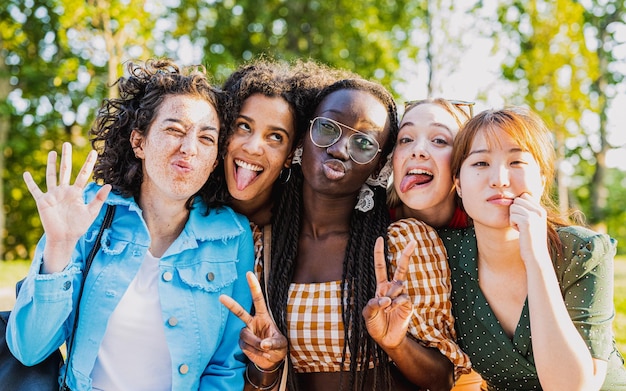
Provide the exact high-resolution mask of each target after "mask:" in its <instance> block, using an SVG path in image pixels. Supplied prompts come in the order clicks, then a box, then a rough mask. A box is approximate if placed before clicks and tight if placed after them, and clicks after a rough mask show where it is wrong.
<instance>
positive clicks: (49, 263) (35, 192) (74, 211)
mask: <svg viewBox="0 0 626 391" xmlns="http://www.w3.org/2000/svg"><path fill="white" fill-rule="evenodd" d="M96 158H97V153H96V152H95V151H91V152H89V155H88V156H87V159H86V160H85V163H84V164H83V167H82V168H81V170H80V172H79V173H78V175H77V176H76V180H75V182H74V184H73V185H72V184H70V177H71V174H72V146H71V144H69V143H64V144H63V151H62V154H61V164H60V168H59V178H58V181H57V168H56V161H57V153H56V152H55V151H51V152H50V153H49V154H48V162H47V166H46V186H47V189H48V191H47V192H45V193H44V192H43V191H42V190H41V189H40V188H39V186H38V185H37V184H36V183H35V181H34V180H33V177H32V175H31V174H30V173H29V172H25V173H24V182H26V186H27V187H28V191H29V192H30V194H31V195H32V196H33V198H34V199H35V202H36V203H37V210H38V211H39V218H40V219H41V224H42V225H43V229H44V231H45V233H46V245H45V248H44V254H43V257H44V265H43V269H42V271H43V272H44V273H53V272H56V271H60V270H62V269H63V268H64V267H65V266H66V265H67V264H68V263H69V260H70V257H71V255H72V252H73V250H74V247H75V246H76V243H77V242H78V239H79V238H80V237H81V236H82V235H83V234H84V233H85V232H87V229H88V228H89V226H90V225H91V224H92V223H93V221H94V220H95V218H96V216H98V213H99V211H100V209H101V208H102V205H103V203H104V200H105V199H106V197H107V195H108V194H109V191H110V190H111V186H110V185H105V186H103V187H102V188H101V189H100V190H99V191H98V193H97V195H96V197H95V198H94V199H93V200H92V201H91V202H90V203H89V204H85V201H84V199H83V190H84V188H85V186H86V185H87V183H88V182H89V178H90V177H91V172H92V171H93V167H94V165H95V163H96Z"/></svg>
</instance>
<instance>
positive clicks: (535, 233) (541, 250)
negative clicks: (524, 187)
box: [509, 193, 552, 268]
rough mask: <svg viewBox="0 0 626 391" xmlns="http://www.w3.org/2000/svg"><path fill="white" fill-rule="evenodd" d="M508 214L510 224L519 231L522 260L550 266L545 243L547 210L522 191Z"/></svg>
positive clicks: (534, 198) (535, 199)
mask: <svg viewBox="0 0 626 391" xmlns="http://www.w3.org/2000/svg"><path fill="white" fill-rule="evenodd" d="M509 215H510V217H509V221H510V223H511V226H512V227H514V228H515V229H516V230H518V231H519V233H520V236H519V240H520V251H521V257H522V259H523V260H524V262H529V261H531V260H537V261H539V262H541V263H542V264H543V266H544V267H550V268H551V267H552V261H551V260H550V255H549V251H548V244H547V243H548V240H547V235H548V234H547V232H548V224H547V217H546V216H547V212H546V210H545V209H544V208H543V207H542V206H541V203H540V201H539V200H538V199H537V198H536V197H533V196H532V195H531V194H529V193H523V194H522V195H520V196H519V197H517V198H515V201H514V202H513V204H512V205H511V207H510V211H509Z"/></svg>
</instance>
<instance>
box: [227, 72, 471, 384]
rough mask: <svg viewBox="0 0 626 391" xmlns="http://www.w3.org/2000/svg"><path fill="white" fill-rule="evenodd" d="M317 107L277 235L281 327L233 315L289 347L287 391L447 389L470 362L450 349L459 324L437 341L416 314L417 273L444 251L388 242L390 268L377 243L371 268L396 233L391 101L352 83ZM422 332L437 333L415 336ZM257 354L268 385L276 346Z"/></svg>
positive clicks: (430, 240) (279, 211)
mask: <svg viewBox="0 0 626 391" xmlns="http://www.w3.org/2000/svg"><path fill="white" fill-rule="evenodd" d="M311 107H313V108H314V109H313V112H312V114H311V116H310V117H309V127H308V130H309V131H308V133H307V134H306V135H305V137H304V140H303V145H302V150H301V151H300V152H297V153H296V154H295V158H294V160H295V161H296V162H297V163H298V164H293V165H292V179H291V180H290V181H289V182H288V183H287V184H286V188H285V190H284V192H283V193H282V195H281V199H280V200H279V201H278V203H277V206H276V208H275V215H274V220H273V224H272V244H271V245H272V253H271V256H272V263H273V265H272V268H271V271H270V279H269V284H268V299H269V300H268V301H269V307H270V309H271V311H272V313H273V315H274V319H275V321H276V326H274V324H273V322H271V320H270V321H268V322H267V323H266V324H262V323H261V322H259V316H258V315H255V316H250V315H249V314H247V312H245V311H244V310H243V308H241V307H238V306H236V305H231V308H232V309H233V310H234V312H236V313H238V314H239V315H240V317H241V318H242V319H243V320H244V322H245V323H246V324H247V327H248V328H249V329H250V332H253V331H258V333H259V334H262V330H264V329H266V328H271V327H277V328H278V330H279V331H280V333H281V334H282V335H286V336H288V340H289V344H288V352H287V355H288V357H289V360H287V362H288V369H289V381H288V386H289V389H291V390H342V389H343V390H392V389H394V390H404V389H415V388H416V385H417V386H419V387H422V388H428V389H431V390H448V389H449V388H450V387H451V386H452V379H453V375H452V373H453V370H454V367H455V366H457V365H458V366H463V365H464V359H465V356H464V355H463V354H462V352H460V350H459V349H458V346H456V345H455V344H454V342H452V340H451V338H450V327H452V325H451V324H449V325H448V329H447V330H437V331H434V330H433V328H435V327H434V326H433V325H432V324H431V323H427V322H425V321H424V319H423V318H422V317H421V315H422V313H421V312H418V311H413V310H414V308H413V306H414V304H413V303H415V305H420V306H424V307H428V303H425V304H424V303H421V302H420V297H419V295H417V294H416V292H418V289H417V288H418V287H415V285H414V282H415V281H419V279H418V277H417V276H416V275H415V273H417V272H415V268H416V266H415V264H417V263H419V262H420V261H421V260H425V259H428V260H430V259H437V260H438V261H440V262H445V251H444V250H443V244H441V242H440V241H439V240H438V238H437V236H436V232H434V231H433V230H432V229H430V228H427V227H426V226H424V227H423V229H422V230H421V231H420V230H416V231H417V232H416V233H415V234H414V236H412V237H410V238H408V239H404V236H401V235H397V234H396V235H393V234H394V232H391V231H389V235H390V238H389V241H388V242H389V244H393V245H394V246H393V249H394V250H391V251H390V255H391V256H390V258H391V261H390V263H389V264H386V258H385V256H384V253H386V252H387V251H386V250H384V246H383V241H382V240H380V241H379V244H378V245H377V247H376V248H377V251H376V254H377V256H376V264H377V267H375V262H374V259H375V257H374V256H373V250H374V248H375V243H376V241H377V238H379V237H386V236H387V235H388V226H389V224H390V218H389V212H388V209H387V206H386V194H385V193H386V179H387V176H388V174H389V172H390V170H391V169H390V167H389V165H388V164H386V157H387V155H388V154H389V153H390V152H391V150H392V149H393V145H394V142H395V139H396V136H397V133H398V122H397V115H396V106H395V103H394V101H393V98H392V96H391V95H390V94H389V92H387V91H386V90H385V89H384V88H383V87H382V86H380V85H379V84H376V83H373V82H369V81H366V80H363V79H344V80H340V81H338V82H336V83H334V84H332V85H330V86H328V87H327V88H325V89H324V90H322V91H321V92H320V94H318V96H317V97H316V99H315V101H314V102H313V105H312V106H311ZM420 234H422V236H420ZM392 236H393V238H392ZM411 239H415V240H416V241H417V242H418V243H419V245H420V248H419V252H415V253H413V251H415V246H414V245H413V244H408V245H407V243H409V242H410V241H411ZM391 247H392V246H390V249H391ZM407 264H408V265H407ZM388 267H389V270H390V271H391V272H392V273H394V274H393V276H394V279H393V280H392V281H388V278H387V268H388ZM380 269H382V272H381V270H380ZM377 270H378V271H377ZM404 280H407V282H406V287H405V284H404V282H402V281H404ZM437 281H439V280H437ZM251 285H253V298H254V302H255V307H256V309H257V310H258V309H259V308H260V309H261V312H262V313H265V306H264V305H263V298H262V296H260V295H259V294H258V292H259V291H260V289H258V286H256V287H255V286H254V284H251ZM231 304H233V303H231ZM414 314H417V315H414ZM422 323H424V327H425V328H427V327H431V326H433V327H431V328H430V329H429V330H427V331H423V330H419V329H420V327H422ZM429 333H430V334H429ZM427 334H429V335H427ZM250 340H252V339H250ZM418 340H419V342H418ZM444 345H445V346H444ZM244 351H245V349H244ZM256 353H257V356H256V357H253V358H252V361H253V363H254V365H255V366H256V367H257V371H258V370H260V371H261V372H263V373H266V374H269V373H272V372H273V371H278V369H279V368H280V367H281V366H282V365H283V364H282V362H281V359H282V356H281V355H280V354H279V353H280V350H279V349H277V348H276V347H274V346H272V343H268V344H266V345H257V350H256ZM249 356H250V355H249ZM283 356H284V354H283ZM451 361H454V365H453V364H452V362H451ZM392 362H393V363H394V364H395V365H393V364H392ZM250 368H251V367H250V366H249V367H248V369H250ZM255 385H256V388H259V389H260V388H263V389H265V388H266V387H268V388H267V389H270V388H271V387H272V386H275V384H273V383H271V382H263V383H255Z"/></svg>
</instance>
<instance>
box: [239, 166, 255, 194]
mask: <svg viewBox="0 0 626 391" xmlns="http://www.w3.org/2000/svg"><path fill="white" fill-rule="evenodd" d="M258 174H259V172H258V171H252V170H248V169H247V168H243V167H239V168H237V190H243V189H245V188H246V187H248V185H249V184H250V183H251V182H252V181H253V180H254V179H255V178H256V177H257V175H258Z"/></svg>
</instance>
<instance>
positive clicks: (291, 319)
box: [251, 219, 470, 375]
mask: <svg viewBox="0 0 626 391" xmlns="http://www.w3.org/2000/svg"><path fill="white" fill-rule="evenodd" d="M251 225H252V224H251ZM252 228H253V236H254V240H255V249H256V250H255V252H256V258H257V262H256V265H255V272H256V274H257V276H259V277H260V275H261V274H262V273H263V263H262V257H263V240H262V237H263V235H262V232H261V230H260V229H258V228H257V227H256V226H255V225H252ZM411 239H414V240H415V241H416V242H417V243H418V245H417V247H416V250H415V251H416V254H417V255H418V256H417V257H412V258H411V262H410V264H409V269H408V273H407V293H408V295H409V297H412V298H413V307H414V310H413V319H412V320H411V323H410V324H409V330H408V332H409V333H410V334H411V335H412V336H413V337H415V338H416V339H417V340H418V341H420V343H421V344H422V345H424V346H428V347H433V348H436V349H438V350H439V351H440V352H441V353H442V354H444V355H445V356H446V357H448V358H449V359H450V361H451V362H452V363H453V364H454V366H455V373H456V374H457V375H458V374H460V373H467V372H469V368H470V361H469V357H468V356H467V355H466V354H465V353H463V352H462V351H461V349H460V348H459V346H458V345H457V344H456V342H454V341H455V340H456V333H455V331H454V320H453V318H452V311H451V303H450V289H451V286H450V270H449V268H448V262H447V259H446V250H445V247H444V246H443V243H442V242H441V239H439V236H438V235H437V232H436V231H435V230H434V229H432V228H431V227H429V226H427V225H426V224H424V223H422V222H420V221H418V220H415V219H405V220H400V221H397V222H394V223H393V224H391V225H390V226H389V230H388V237H387V245H388V247H389V254H390V257H391V270H392V273H393V272H394V271H395V269H396V257H399V256H400V254H401V253H402V250H403V249H404V248H405V247H406V245H407V244H408V242H409V241H410V240H411ZM372 251H373V249H372ZM340 285H341V281H329V282H323V283H312V284H295V283H292V284H290V286H289V298H288V303H287V313H288V318H287V326H288V328H289V344H290V351H291V357H290V358H291V361H292V363H293V366H294V370H295V372H296V373H308V372H338V371H340V370H341V354H342V350H343V346H344V338H343V335H344V328H343V322H342V319H341V305H342V303H341V300H342V298H341V289H340ZM349 364H350V354H349V352H348V353H347V357H346V363H345V364H344V365H346V367H345V368H344V370H346V369H347V368H348V367H349Z"/></svg>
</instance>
